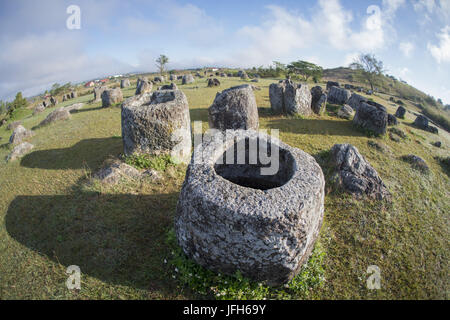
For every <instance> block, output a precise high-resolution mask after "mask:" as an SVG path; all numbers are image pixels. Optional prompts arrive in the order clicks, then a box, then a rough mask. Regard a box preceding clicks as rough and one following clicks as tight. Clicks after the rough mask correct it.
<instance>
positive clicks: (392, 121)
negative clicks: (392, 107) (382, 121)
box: [388, 113, 398, 126]
mask: <svg viewBox="0 0 450 320" xmlns="http://www.w3.org/2000/svg"><path fill="white" fill-rule="evenodd" d="M397 124H398V121H397V118H396V117H395V116H393V115H392V114H390V113H388V126H396V125H397Z"/></svg>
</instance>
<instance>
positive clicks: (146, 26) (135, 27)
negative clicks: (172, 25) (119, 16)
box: [123, 17, 160, 35]
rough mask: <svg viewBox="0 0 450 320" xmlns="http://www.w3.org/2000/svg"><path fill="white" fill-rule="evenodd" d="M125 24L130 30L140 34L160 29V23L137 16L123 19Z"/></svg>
mask: <svg viewBox="0 0 450 320" xmlns="http://www.w3.org/2000/svg"><path fill="white" fill-rule="evenodd" d="M123 24H124V25H125V26H126V27H127V29H128V31H129V32H131V33H133V34H139V35H148V34H150V33H154V32H156V31H158V30H159V29H160V26H159V24H157V23H156V22H153V21H151V20H147V19H142V18H136V17H126V18H125V19H124V20H123Z"/></svg>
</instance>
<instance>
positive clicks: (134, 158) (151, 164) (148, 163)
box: [125, 154, 176, 171]
mask: <svg viewBox="0 0 450 320" xmlns="http://www.w3.org/2000/svg"><path fill="white" fill-rule="evenodd" d="M125 163H126V164H128V165H130V166H133V167H136V168H138V169H154V170H157V171H165V170H166V168H167V167H169V166H175V165H176V164H175V162H174V161H173V159H172V157H171V156H170V155H163V156H157V157H155V156H153V157H152V156H150V155H148V154H141V155H131V156H128V157H126V158H125Z"/></svg>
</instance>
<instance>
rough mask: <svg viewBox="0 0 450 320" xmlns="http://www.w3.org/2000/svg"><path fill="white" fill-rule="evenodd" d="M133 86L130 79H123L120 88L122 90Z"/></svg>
mask: <svg viewBox="0 0 450 320" xmlns="http://www.w3.org/2000/svg"><path fill="white" fill-rule="evenodd" d="M130 85H131V83H130V79H122V80H120V87H121V88H128V87H129V86H130Z"/></svg>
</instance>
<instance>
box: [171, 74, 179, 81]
mask: <svg viewBox="0 0 450 320" xmlns="http://www.w3.org/2000/svg"><path fill="white" fill-rule="evenodd" d="M169 80H170V81H177V80H178V76H177V75H176V74H171V75H170V76H169Z"/></svg>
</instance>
